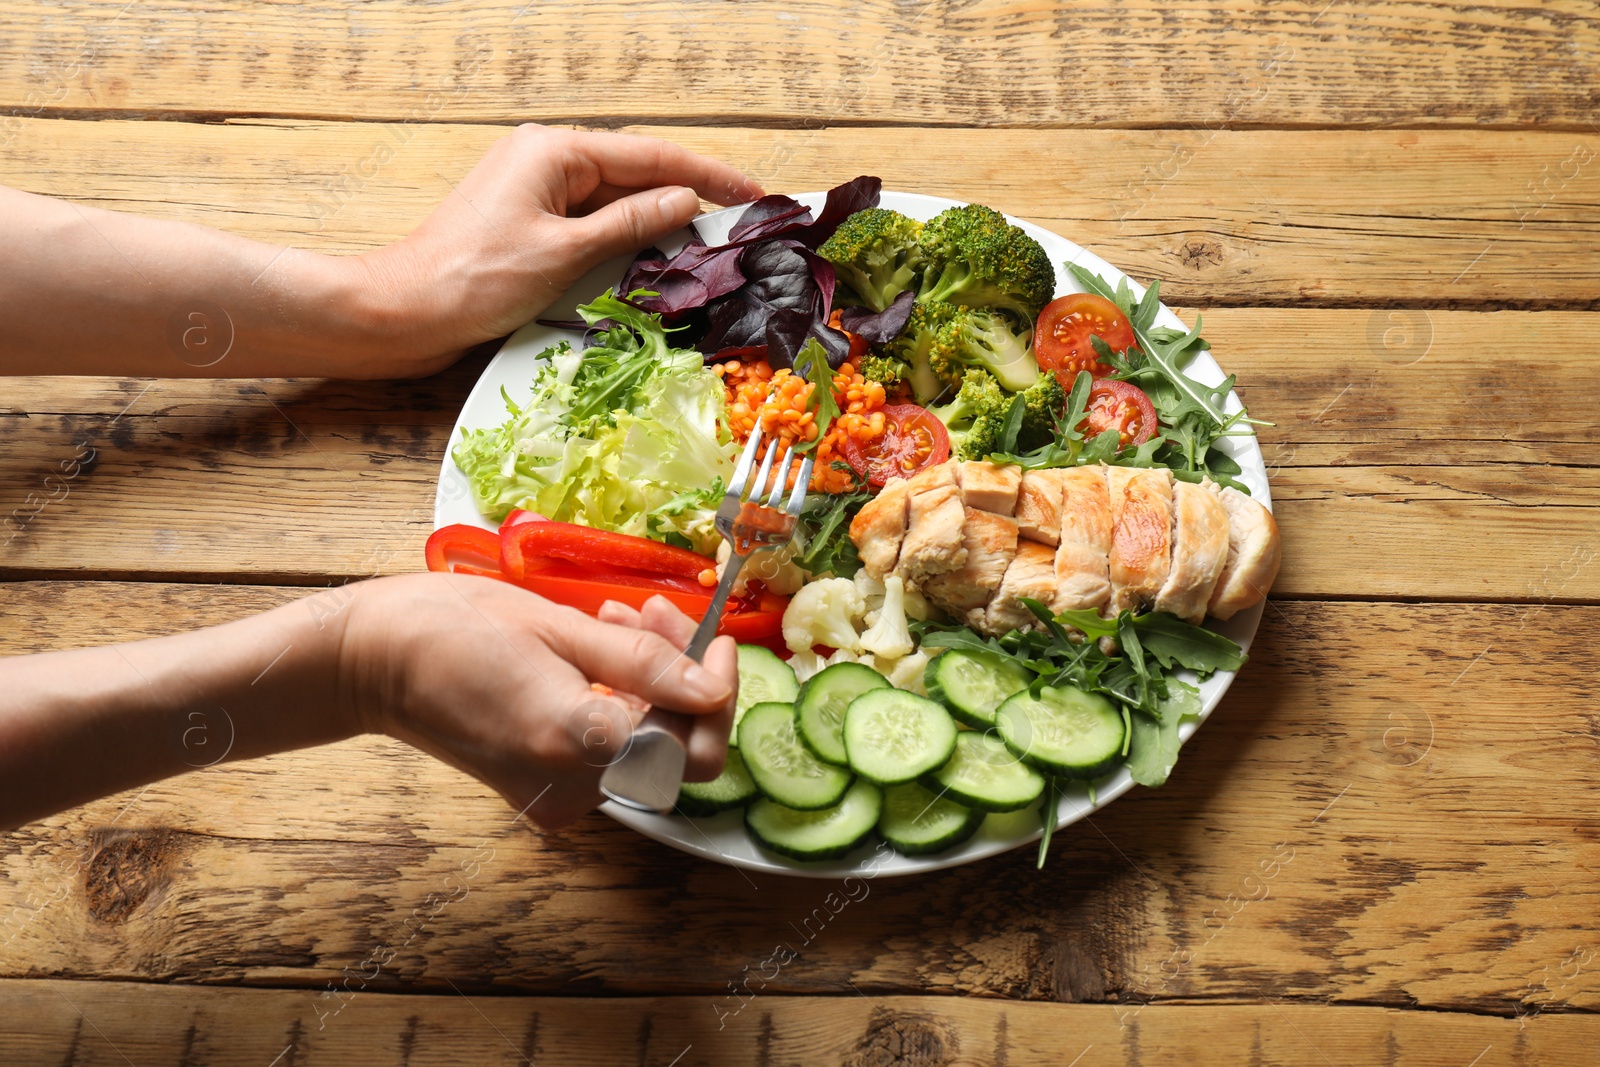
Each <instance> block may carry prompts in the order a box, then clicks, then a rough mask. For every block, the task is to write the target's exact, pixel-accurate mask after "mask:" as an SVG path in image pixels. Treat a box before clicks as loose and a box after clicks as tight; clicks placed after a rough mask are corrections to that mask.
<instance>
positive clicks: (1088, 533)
mask: <svg viewBox="0 0 1600 1067" xmlns="http://www.w3.org/2000/svg"><path fill="white" fill-rule="evenodd" d="M1107 470H1108V468H1106V467H1100V466H1096V467H1070V468H1067V469H1065V470H1062V471H1061V478H1060V482H1061V488H1062V497H1061V546H1060V547H1059V548H1057V549H1056V559H1055V577H1056V591H1055V596H1054V597H1052V598H1051V599H1050V600H1046V601H1045V603H1047V604H1049V605H1050V606H1051V607H1052V608H1054V609H1055V610H1056V611H1077V610H1080V609H1082V608H1100V607H1104V606H1105V604H1106V602H1107V601H1108V600H1110V599H1111V569H1110V559H1109V555H1110V552H1111V495H1110V483H1109V479H1108V477H1107V474H1106V471H1107Z"/></svg>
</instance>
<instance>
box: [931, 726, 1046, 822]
mask: <svg viewBox="0 0 1600 1067" xmlns="http://www.w3.org/2000/svg"><path fill="white" fill-rule="evenodd" d="M924 781H925V784H926V785H927V787H928V788H929V789H932V790H934V791H935V792H942V793H944V794H945V795H946V796H947V797H949V798H950V799H951V800H955V801H959V802H960V803H962V804H965V805H966V806H967V807H969V808H978V809H981V810H983V811H1017V810H1019V809H1021V808H1025V807H1027V806H1028V805H1029V804H1032V803H1033V802H1034V801H1035V800H1038V799H1039V794H1040V793H1043V792H1044V775H1042V774H1040V773H1039V772H1038V771H1036V770H1034V769H1033V768H1032V767H1030V766H1028V765H1027V764H1026V763H1024V762H1022V760H1021V759H1019V758H1018V757H1017V754H1016V753H1015V752H1012V751H1011V750H1010V749H1009V748H1007V747H1006V745H1005V742H1004V741H1002V740H1000V739H999V738H998V737H995V736H993V735H992V734H987V733H983V734H980V733H977V732H976V731H968V732H967V733H963V734H962V735H961V736H959V737H957V738H956V751H955V755H953V756H951V757H950V762H948V763H946V764H945V765H944V766H943V767H940V768H939V769H938V770H936V771H934V772H933V774H931V775H929V776H928V777H927V778H926V779H925V780H924Z"/></svg>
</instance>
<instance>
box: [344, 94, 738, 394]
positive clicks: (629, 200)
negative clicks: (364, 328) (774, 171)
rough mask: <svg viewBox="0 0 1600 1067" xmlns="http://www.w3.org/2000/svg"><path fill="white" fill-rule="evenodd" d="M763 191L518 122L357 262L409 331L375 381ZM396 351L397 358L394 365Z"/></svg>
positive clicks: (539, 305)
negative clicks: (437, 198)
mask: <svg viewBox="0 0 1600 1067" xmlns="http://www.w3.org/2000/svg"><path fill="white" fill-rule="evenodd" d="M759 196H761V188H760V187H759V186H758V185H756V183H755V182H753V181H751V180H750V179H749V178H747V177H745V176H744V175H743V174H741V173H739V172H738V171H737V170H735V169H734V168H732V167H730V166H728V165H727V164H726V163H721V162H718V161H717V160H714V159H709V158H707V157H705V156H701V155H696V154H695V153H693V152H690V151H688V150H687V149H684V148H680V147H678V146H677V145H675V144H672V143H670V142H668V141H661V140H657V139H655V138H653V137H633V136H629V135H626V134H619V133H578V132H572V131H567V130H554V129H549V128H547V127H544V126H534V125H528V126H520V127H518V128H517V129H516V130H515V131H514V132H513V133H512V134H510V135H509V136H507V137H505V138H502V139H501V140H499V141H497V142H496V143H495V144H494V145H493V147H491V148H490V149H489V151H488V153H487V154H485V155H484V157H483V159H482V160H481V161H480V162H479V163H478V165H477V166H476V167H474V168H473V169H472V172H471V173H469V174H468V175H467V176H466V177H465V178H463V179H462V180H461V182H460V184H459V185H457V186H456V187H455V189H454V191H453V192H452V193H451V194H450V196H449V197H448V198H447V199H446V200H445V201H444V202H443V203H441V204H440V205H439V207H438V208H436V209H435V210H434V212H433V214H432V215H430V216H429V217H428V219H427V220H426V221H425V222H424V223H423V224H422V225H421V226H420V227H418V228H417V230H416V232H414V233H412V234H411V235H410V236H409V237H407V238H405V239H404V240H403V241H400V242H398V243H396V244H393V245H390V246H388V247H386V248H382V249H378V250H377V251H374V252H369V253H366V254H364V255H362V256H361V257H359V262H360V264H361V266H362V268H363V269H364V271H365V272H366V273H367V275H368V276H369V277H370V278H371V279H372V281H373V284H374V285H376V286H377V288H378V289H379V290H380V291H381V292H383V293H385V294H387V296H388V300H389V303H390V304H391V305H392V306H393V307H394V308H395V309H396V312H395V313H396V315H397V316H398V317H399V319H400V320H401V321H402V322H404V323H405V324H406V327H407V329H406V331H405V335H406V336H407V337H408V338H409V341H408V343H407V346H406V350H405V352H404V354H403V356H398V357H397V356H396V355H395V353H394V352H393V351H392V350H391V351H390V353H389V354H388V357H387V358H388V359H390V360H391V362H390V363H389V364H388V365H385V366H381V367H373V368H371V369H372V371H373V373H374V374H375V375H377V374H383V375H400V374H412V375H416V374H428V373H432V372H433V371H436V370H439V369H440V368H442V367H445V366H447V365H449V364H450V363H451V362H452V361H453V360H454V359H455V358H456V357H457V356H459V355H460V354H461V352H462V351H463V350H464V349H466V348H468V347H470V346H472V345H474V344H477V343H479V342H482V341H487V340H490V339H492V338H495V337H501V336H503V335H505V334H507V333H510V332H511V331H512V330H514V329H516V328H517V327H518V326H521V325H522V324H523V323H525V322H527V321H528V320H530V319H532V318H534V317H535V316H537V315H538V314H539V313H540V312H541V311H543V310H544V309H545V308H547V307H549V305H550V304H551V302H553V301H554V300H555V299H556V297H558V296H560V295H561V294H562V293H564V292H566V290H567V289H568V288H570V287H571V285H572V283H573V282H575V281H577V280H578V279H579V278H580V277H582V276H583V275H584V274H585V273H586V272H587V271H589V270H590V269H591V268H592V267H594V266H596V265H598V264H599V263H601V262H603V261H604V260H606V259H609V258H610V257H612V256H619V255H626V254H630V253H632V252H635V251H638V250H639V249H641V248H644V247H646V246H648V245H652V244H654V243H655V242H657V241H659V240H661V239H662V238H663V237H665V236H667V235H668V234H670V233H672V232H673V231H674V230H677V229H678V228H680V227H682V226H684V225H686V224H687V223H688V222H689V221H690V220H691V219H693V218H694V216H695V213H696V212H697V211H699V208H700V198H702V197H703V198H705V199H706V200H709V201H712V202H713V203H717V204H739V203H743V202H745V201H747V200H753V199H755V198H757V197H759ZM395 358H401V359H403V360H404V363H403V365H399V366H397V365H394V363H393V362H392V360H393V359H395Z"/></svg>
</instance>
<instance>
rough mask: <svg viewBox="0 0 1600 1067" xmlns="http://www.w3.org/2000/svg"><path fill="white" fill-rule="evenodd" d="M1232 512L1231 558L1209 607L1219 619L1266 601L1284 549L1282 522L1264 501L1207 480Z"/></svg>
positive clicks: (1229, 542) (1213, 491)
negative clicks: (1279, 535) (1282, 545)
mask: <svg viewBox="0 0 1600 1067" xmlns="http://www.w3.org/2000/svg"><path fill="white" fill-rule="evenodd" d="M1204 484H1205V487H1206V488H1207V490H1208V491H1209V492H1212V493H1215V494H1216V496H1217V499H1218V500H1220V501H1221V502H1222V506H1223V508H1224V509H1225V510H1226V511H1227V513H1228V558H1227V562H1225V563H1224V564H1223V565H1222V573H1221V575H1220V576H1219V577H1218V578H1217V585H1216V588H1215V589H1214V590H1213V591H1212V593H1211V599H1210V601H1209V603H1208V604H1207V605H1206V609H1207V610H1208V611H1209V612H1210V613H1211V614H1212V615H1215V616H1216V617H1217V618H1219V619H1229V618H1232V617H1233V616H1234V615H1235V614H1237V613H1238V612H1240V611H1242V610H1243V609H1245V608H1248V607H1251V606H1252V605H1254V604H1256V603H1258V602H1259V601H1262V600H1265V599H1266V597H1267V590H1269V589H1271V588H1272V582H1273V580H1274V579H1276V578H1277V577H1278V566H1279V564H1280V563H1281V562H1282V561H1283V549H1282V547H1281V545H1280V543H1279V539H1278V523H1277V520H1275V519H1274V518H1273V517H1272V512H1270V511H1268V510H1267V509H1266V508H1265V507H1264V506H1262V504H1261V502H1260V501H1258V500H1253V499H1251V498H1250V497H1249V496H1247V495H1246V494H1244V493H1241V492H1239V490H1237V489H1234V488H1233V487H1232V486H1229V487H1227V488H1225V489H1219V488H1218V487H1217V486H1216V485H1213V484H1212V483H1211V482H1209V481H1207V482H1206V483H1204Z"/></svg>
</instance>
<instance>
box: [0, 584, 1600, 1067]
mask: <svg viewBox="0 0 1600 1067" xmlns="http://www.w3.org/2000/svg"><path fill="white" fill-rule="evenodd" d="M290 595H292V594H291V593H290V592H289V591H286V590H281V589H272V590H262V589H253V588H247V587H237V586H230V587H223V588H219V589H214V590H205V589H195V588H193V587H186V588H181V589H174V588H172V587H162V586H155V585H148V584H136V585H126V586H119V585H112V584H107V583H82V584H78V583H47V584H37V585H34V584H23V585H14V586H11V587H9V589H8V591H7V596H6V597H5V598H4V603H3V605H0V654H11V653H19V652H28V651H35V650H39V649H42V648H50V647H60V646H62V645H70V644H78V643H95V642H101V641H107V640H116V639H122V638H127V637H137V636H146V635H149V634H152V633H157V632H162V631H164V630H171V629H177V628H183V627H189V626H194V625H200V624H204V623H211V622H220V621H224V620H227V619H231V618H236V617H238V616H239V615H241V614H243V613H246V612H249V611H254V610H260V609H263V608H266V607H270V606H274V605H276V604H278V603H281V602H283V600H284V599H285V598H286V597H287V596H290ZM1597 641H1600V608H1593V607H1562V606H1556V605H1529V606H1499V607H1496V606H1486V605H1429V606H1406V605H1395V604H1330V603H1304V602H1303V603H1288V604H1283V605H1281V606H1280V609H1279V610H1275V611H1274V612H1272V613H1271V615H1270V617H1269V619H1268V620H1267V622H1266V623H1265V624H1264V625H1263V627H1262V629H1261V633H1260V635H1259V637H1258V641H1257V644H1256V646H1255V647H1254V648H1253V649H1252V659H1251V662H1250V663H1249V664H1248V665H1247V666H1246V668H1245V670H1244V671H1243V673H1242V674H1241V675H1240V678H1239V680H1238V681H1237V682H1236V684H1235V686H1234V688H1233V689H1232V690H1231V691H1230V693H1229V695H1228V697H1227V699H1226V700H1225V702H1224V703H1223V705H1222V707H1221V708H1220V709H1219V710H1218V711H1217V713H1216V714H1215V715H1214V716H1213V717H1212V718H1211V720H1210V721H1208V722H1207V723H1206V725H1205V726H1204V728H1203V729H1201V731H1200V732H1199V733H1198V734H1197V735H1196V736H1195V738H1194V739H1193V740H1192V741H1191V742H1190V743H1189V744H1188V745H1187V746H1186V747H1185V749H1184V752H1183V757H1182V759H1181V760H1180V762H1179V764H1178V769H1177V772H1176V773H1175V775H1174V777H1173V779H1172V781H1171V782H1169V784H1168V785H1167V786H1166V787H1165V788H1163V789H1161V790H1156V791H1143V790H1141V791H1136V792H1134V793H1133V794H1130V795H1129V796H1127V797H1125V798H1123V799H1122V800H1119V801H1118V802H1116V803H1115V804H1113V805H1111V806H1109V807H1108V808H1107V809H1105V810H1104V811H1102V812H1100V813H1098V814H1096V815H1094V816H1092V817H1091V819H1090V820H1087V821H1085V822H1083V823H1080V824H1078V825H1076V826H1074V827H1072V828H1070V829H1068V830H1066V831H1063V832H1062V833H1061V834H1059V835H1058V836H1057V838H1056V843H1055V845H1054V848H1053V851H1052V856H1051V859H1050V862H1049V864H1048V865H1047V866H1046V868H1045V870H1044V871H1042V872H1036V871H1035V870H1034V869H1033V856H1032V854H1031V852H1030V851H1029V850H1022V851H1020V852H1016V853H1012V854H1010V855H1007V856H1002V857H997V858H995V859H992V860H989V861H985V862H983V863H978V864H974V865H969V866H967V867H963V868H958V869H955V870H951V871H945V872H940V873H937V874H932V875H928V876H924V877H919V878H916V879H912V880H887V879H882V880H871V881H863V882H856V883H854V884H850V883H843V882H841V883H838V884H833V883H829V882H825V881H812V880H799V879H789V878H779V877H774V876H770V875H767V874H759V873H757V874H751V875H748V876H747V875H745V874H741V873H740V872H738V871H735V870H732V869H730V868H727V867H723V866H720V865H715V864H711V863H707V862H703V861H700V860H697V859H693V858H690V857H687V856H685V855H683V854H680V853H678V852H675V851H673V850H671V849H668V848H667V847H665V846H662V845H657V844H654V843H652V842H650V841H648V840H646V839H645V838H643V837H640V836H638V835H636V834H634V833H633V832H631V831H629V830H626V829H624V828H622V827H619V826H617V825H615V824H613V823H611V822H610V821H609V820H607V819H605V818H604V817H602V816H598V815H597V816H592V817H590V818H587V819H585V820H582V821H581V822H580V823H578V824H577V825H576V826H574V827H573V828H571V829H570V830H567V831H564V832H562V833H559V834H552V835H547V836H544V837H541V836H539V835H537V834H535V833H533V832H530V831H529V830H528V829H527V828H526V827H524V826H523V825H521V824H513V823H511V822H510V821H509V820H510V812H509V810H508V809H506V808H505V806H504V805H503V803H502V802H501V801H500V800H499V799H498V798H497V797H495V796H494V795H493V794H492V793H491V792H490V791H489V790H487V789H486V788H485V787H483V786H480V785H478V784H477V783H475V782H474V781H472V780H471V779H469V778H467V777H465V776H463V775H461V774H459V773H457V772H455V771H453V770H450V769H449V768H446V767H445V766H443V765H442V764H438V763H436V762H434V761H432V760H431V759H429V758H427V757H425V756H422V755H421V754H419V753H417V752H416V751H414V750H412V749H409V748H406V747H405V746H402V745H400V744H398V743H395V742H391V741H387V740H380V739H363V740H357V741H353V742H348V743H345V744H342V745H338V746H332V747H328V748H323V749H317V750H311V751H306V752H300V753H292V754H285V755H280V756H274V757H271V758H268V759H264V760H257V761H253V762H248V763H241V764H236V765H224V766H220V767H216V768H212V769H208V770H203V771H198V772H196V773H193V774H190V775H187V776H185V777H183V778H178V779H173V780H170V781H167V782H163V783H159V784H157V785H154V786H152V787H151V788H150V789H148V790H147V791H144V792H133V793H129V794H126V795H123V796H118V797H111V798H107V799H105V800H103V801H99V802H96V803H94V804H91V805H88V806H86V807H84V808H81V809H77V810H75V811H72V812H69V813H66V814H63V815H61V816H58V817H55V818H52V819H49V820H46V821H43V822H40V823H37V824H34V825H32V826H29V827H26V828H24V829H23V830H21V831H17V832H15V833H12V834H9V835H6V836H4V837H0V975H4V976H8V977H18V978H46V977H48V978H58V977H74V976H91V975H93V976H102V977H112V978H128V979H139V980H144V981H155V982H199V983H225V984H247V985H260V984H266V985H279V986H290V985H292V986H296V987H301V988H303V989H306V990H309V991H317V993H318V995H320V994H321V993H325V992H326V991H327V990H328V989H329V986H330V984H331V985H333V986H334V987H336V988H338V989H340V990H341V991H344V990H350V991H355V990H364V991H367V992H373V993H377V992H390V993H393V992H422V991H428V992H440V993H447V994H448V993H452V992H453V991H454V990H453V989H452V986H453V987H455V989H459V990H460V991H462V992H466V993H470V994H473V995H474V996H476V995H479V994H488V993H502V992H511V991H522V992H537V993H541V994H552V995H588V994H606V995H620V994H630V995H631V994H648V993H654V992H659V991H660V990H663V989H671V990H673V991H675V992H679V993H694V994H696V995H699V996H702V997H705V998H706V999H707V1004H706V1006H705V1007H704V1010H705V1012H706V1014H707V1016H708V1017H711V1015H712V1012H711V1008H710V1004H709V1002H710V1001H712V1000H716V1001H717V1003H719V1004H721V1005H722V1007H723V1008H724V1010H732V1009H733V1008H734V1007H737V1005H738V1001H737V1000H728V1001H723V1000H720V999H718V998H727V997H730V996H731V994H730V993H729V990H728V984H729V983H730V982H734V983H738V982H741V981H743V980H744V978H745V976H746V975H747V974H752V973H759V971H760V970H761V965H762V963H763V961H765V960H767V959H768V958H769V956H770V955H771V954H772V953H773V952H774V950H775V947H776V946H779V945H784V946H787V947H788V948H789V949H791V950H792V951H793V952H795V953H796V956H797V959H796V960H795V961H794V963H793V965H790V966H783V967H781V968H778V969H777V970H778V971H779V972H781V973H770V974H768V976H767V979H768V981H767V983H766V987H765V990H764V992H766V993H772V994H777V993H792V994H828V993H840V992H847V991H848V989H849V986H847V985H846V983H847V982H848V983H853V984H854V985H855V987H856V988H858V989H859V990H860V991H862V992H863V993H865V994H867V995H870V996H877V995H880V994H897V993H927V994H939V995H946V996H952V995H953V996H961V997H967V996H974V995H976V996H985V997H1004V998H1010V999H1016V1000H1049V1001H1075V1002H1084V1003H1108V1004H1109V1003H1115V1004H1118V1005H1120V1006H1121V1007H1122V1008H1123V1010H1125V1011H1126V1010H1132V1009H1134V1008H1137V1007H1138V1006H1140V1005H1142V1004H1145V1003H1147V1002H1150V1001H1157V1002H1160V1001H1170V1000H1186V999H1192V998H1233V999H1242V1000H1255V999H1257V998H1260V997H1263V996H1269V997H1271V998H1272V999H1273V1000H1275V1001H1277V1000H1288V1001H1294V1002H1317V1001H1335V1002H1341V1003H1359V1004H1375V1005H1384V1006H1394V1007H1407V1006H1421V1007H1427V1008H1438V1009H1447V1010H1465V1011H1472V1012H1477V1013H1488V1014H1495V1015H1502V1016H1513V1015H1537V1014H1541V1013H1546V1012H1555V1011H1567V1010H1582V1011H1593V1010H1595V1009H1596V1008H1600V983H1597V982H1596V973H1597V971H1600V943H1597V941H1596V938H1595V935H1594V932H1593V931H1592V929H1590V928H1589V919H1588V916H1591V915H1593V914H1594V911H1595V909H1596V908H1597V907H1600V887H1597V886H1596V884H1595V880H1594V878H1593V877H1592V872H1593V871H1594V870H1595V869H1596V866H1597V864H1600V818H1597V817H1596V816H1594V815H1593V814H1592V807H1593V806H1592V804H1590V803H1589V802H1588V798H1589V794H1590V792H1591V783H1592V781H1593V777H1594V774H1593V770H1594V767H1595V765H1596V762H1597V760H1600V727H1597V725H1596V721H1595V717H1594V715H1593V714H1592V713H1591V711H1590V710H1589V709H1591V708H1592V705H1593V702H1594V694H1595V689H1594V679H1593V671H1592V666H1591V663H1592V656H1591V654H1590V650H1591V649H1592V648H1593V647H1594V646H1595V643H1596V642H1597ZM264 654H265V655H270V650H264ZM190 726H192V723H189V722H187V721H185V722H182V723H175V724H174V738H173V740H174V744H179V743H181V738H180V736H179V732H180V729H183V728H188V727H190ZM1020 817H1023V818H1025V814H1024V816H1020ZM667 931H670V932H671V933H670V936H668V935H667V933H666V932H667ZM747 968H748V970H747ZM769 969H770V968H769ZM334 1003H335V1004H336V1003H337V1001H335V1002H334ZM307 1010H309V1008H308V1009H307ZM952 1010H955V1009H952ZM1154 1011H1155V1009H1150V1010H1149V1011H1146V1012H1145V1013H1144V1014H1143V1015H1141V1016H1139V1018H1140V1021H1141V1022H1142V1020H1143V1019H1144V1018H1145V1017H1147V1016H1149V1015H1151V1014H1153V1013H1154ZM280 1047H281V1046H280ZM1477 1047H1478V1048H1479V1049H1481V1048H1482V1044H1480V1045H1478V1046H1477ZM669 1058H670V1057H669ZM1068 1058H1070V1057H1068ZM1467 1058H1468V1059H1470V1056H1469V1057H1467ZM775 1062H780V1061H775ZM1336 1062H1365V1061H1363V1060H1349V1061H1336ZM1439 1062H1444V1061H1439ZM1463 1062H1465V1061H1463Z"/></svg>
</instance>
